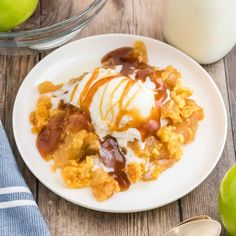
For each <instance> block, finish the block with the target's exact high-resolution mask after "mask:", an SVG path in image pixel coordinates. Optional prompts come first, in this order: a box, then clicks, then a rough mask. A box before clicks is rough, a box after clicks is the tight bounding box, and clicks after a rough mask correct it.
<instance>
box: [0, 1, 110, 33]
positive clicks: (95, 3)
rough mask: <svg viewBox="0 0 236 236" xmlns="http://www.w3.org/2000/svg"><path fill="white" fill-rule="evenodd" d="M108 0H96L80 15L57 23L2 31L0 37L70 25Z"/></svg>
mask: <svg viewBox="0 0 236 236" xmlns="http://www.w3.org/2000/svg"><path fill="white" fill-rule="evenodd" d="M106 1H107V0H94V1H93V2H92V3H90V4H89V5H88V6H87V7H86V8H85V9H84V10H82V11H81V12H80V14H79V15H78V16H72V17H71V18H69V19H66V20H64V21H61V22H58V23H55V24H53V25H50V26H46V27H42V28H39V29H33V30H25V31H19V32H0V38H15V37H22V36H31V35H32V36H33V35H38V34H41V33H47V32H50V31H51V30H55V29H58V28H60V27H63V26H66V25H69V24H70V23H73V22H74V21H78V20H79V19H80V18H82V17H83V16H85V15H86V14H88V13H89V12H90V11H92V10H93V9H95V8H97V7H99V5H100V4H104V3H105V2H106Z"/></svg>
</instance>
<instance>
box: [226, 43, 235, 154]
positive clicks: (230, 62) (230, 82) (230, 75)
mask: <svg viewBox="0 0 236 236" xmlns="http://www.w3.org/2000/svg"><path fill="white" fill-rule="evenodd" d="M224 61H225V72H226V81H227V88H228V96H229V107H230V114H231V116H230V118H231V123H232V130H233V140H234V152H236V146H235V144H236V46H235V47H234V48H233V50H232V51H231V52H230V53H229V54H228V55H227V56H226V57H225V59H224Z"/></svg>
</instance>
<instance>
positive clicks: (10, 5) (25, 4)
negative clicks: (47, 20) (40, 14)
mask: <svg viewBox="0 0 236 236" xmlns="http://www.w3.org/2000/svg"><path fill="white" fill-rule="evenodd" d="M37 5H38V0H0V32H4V31H8V30H10V29H12V28H14V27H16V26H17V25H20V24H21V23H23V22H24V21H26V20H27V19H28V18H29V17H30V16H31V15H32V14H33V13H34V11H35V9H36V7H37Z"/></svg>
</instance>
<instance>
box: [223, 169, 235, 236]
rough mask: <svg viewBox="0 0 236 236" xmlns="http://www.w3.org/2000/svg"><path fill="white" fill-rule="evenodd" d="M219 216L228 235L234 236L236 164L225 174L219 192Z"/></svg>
mask: <svg viewBox="0 0 236 236" xmlns="http://www.w3.org/2000/svg"><path fill="white" fill-rule="evenodd" d="M219 209H220V214H221V218H222V221H223V224H224V226H225V228H226V229H227V231H228V235H229V236H236V165H235V166H233V167H232V168H231V169H229V171H228V172H227V173H226V174H225V176H224V178H223V180H222V182H221V185H220V192H219Z"/></svg>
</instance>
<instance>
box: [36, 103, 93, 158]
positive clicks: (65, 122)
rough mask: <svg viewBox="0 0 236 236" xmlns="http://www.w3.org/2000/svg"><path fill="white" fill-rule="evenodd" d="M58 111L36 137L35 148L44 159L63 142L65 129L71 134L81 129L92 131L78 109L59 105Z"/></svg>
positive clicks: (89, 124)
mask: <svg viewBox="0 0 236 236" xmlns="http://www.w3.org/2000/svg"><path fill="white" fill-rule="evenodd" d="M58 109H60V110H61V112H59V113H58V114H56V115H54V116H53V117H51V118H50V119H49V121H48V123H47V125H46V126H44V127H43V129H42V130H41V132H40V133H39V134H38V136H37V140H36V145H37V148H38V150H39V152H40V154H41V155H42V156H43V157H44V158H45V159H47V156H48V155H50V154H52V153H53V152H54V151H55V150H56V149H57V148H58V146H59V144H60V143H62V142H63V139H62V136H63V133H64V132H65V129H70V130H71V131H72V132H79V131H80V130H82V129H85V130H87V131H88V132H91V131H92V130H93V127H92V125H91V122H90V121H89V120H88V119H87V117H86V116H85V114H84V113H83V112H82V111H81V110H80V109H79V108H77V107H75V106H73V105H71V104H64V103H60V105H59V107H58Z"/></svg>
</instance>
